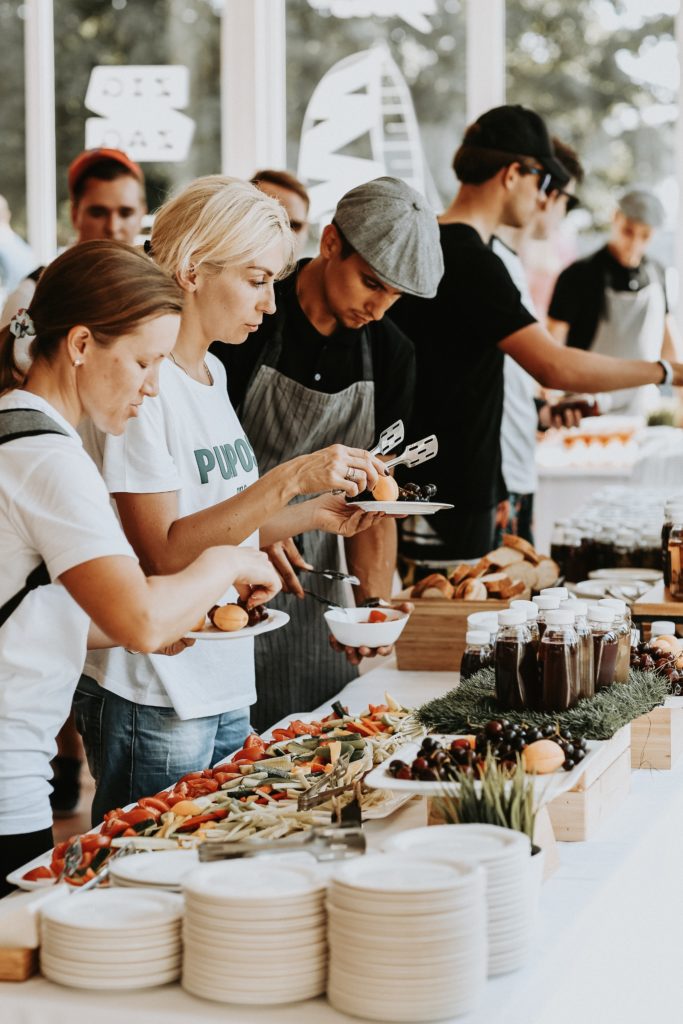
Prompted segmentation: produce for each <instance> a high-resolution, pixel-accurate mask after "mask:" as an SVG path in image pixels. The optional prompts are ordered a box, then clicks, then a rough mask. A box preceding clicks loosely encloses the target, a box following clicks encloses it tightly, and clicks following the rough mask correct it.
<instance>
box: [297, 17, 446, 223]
mask: <svg viewBox="0 0 683 1024" xmlns="http://www.w3.org/2000/svg"><path fill="white" fill-rule="evenodd" d="M464 7H465V3H464V0H417V2H415V0H411V2H405V0H393V2H386V0H383V2H381V3H380V2H373V0H363V2H361V3H359V2H356V0H353V2H349V0H287V15H286V32H287V156H288V164H289V168H290V169H291V170H293V171H295V172H298V174H299V177H301V178H302V179H303V180H304V181H305V182H306V183H307V184H308V186H309V187H310V189H311V197H312V211H311V212H312V219H313V220H314V221H318V222H325V221H326V220H327V219H328V218H329V213H330V212H331V210H332V209H333V208H334V206H335V204H336V202H337V200H338V199H339V198H340V196H341V195H343V193H344V192H345V191H347V190H348V189H349V188H352V187H353V186H354V185H355V184H358V183H359V182H362V181H366V180H368V179H369V178H373V177H376V176H377V175H380V174H391V175H395V176H397V177H401V178H404V179H405V180H406V181H408V183H409V184H412V185H414V186H415V187H416V188H418V189H420V190H421V191H424V192H425V193H426V195H427V197H428V198H429V199H430V201H431V202H432V203H433V204H434V205H435V206H437V207H439V208H442V206H443V204H444V203H445V202H446V201H447V200H448V199H450V197H451V195H452V192H453V186H454V181H453V174H452V171H451V170H450V165H451V160H452V157H453V153H454V151H455V149H456V146H457V144H458V141H459V139H460V138H461V136H462V133H463V129H464V127H465V71H466V69H465V10H464ZM381 15H386V16H381Z"/></svg>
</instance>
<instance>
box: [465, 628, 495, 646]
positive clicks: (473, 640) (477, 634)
mask: <svg viewBox="0 0 683 1024" xmlns="http://www.w3.org/2000/svg"><path fill="white" fill-rule="evenodd" d="M465 643H467V644H473V645H475V646H476V645H480V644H489V643H491V634H490V633H487V632H486V631H485V630H483V629H471V630H469V632H467V633H465Z"/></svg>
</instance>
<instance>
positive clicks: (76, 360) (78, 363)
mask: <svg viewBox="0 0 683 1024" xmlns="http://www.w3.org/2000/svg"><path fill="white" fill-rule="evenodd" d="M73 365H74V366H83V360H82V359H74V361H73Z"/></svg>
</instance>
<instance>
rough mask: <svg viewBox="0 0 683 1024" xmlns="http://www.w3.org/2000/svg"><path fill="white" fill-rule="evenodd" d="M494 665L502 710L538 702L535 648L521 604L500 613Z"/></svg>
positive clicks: (534, 704)
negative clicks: (519, 606)
mask: <svg viewBox="0 0 683 1024" xmlns="http://www.w3.org/2000/svg"><path fill="white" fill-rule="evenodd" d="M494 667H495V671H496V699H497V701H498V703H499V705H500V707H501V710H509V711H521V710H522V709H523V708H527V707H535V706H536V703H537V701H538V672H537V661H536V652H535V651H534V647H533V644H532V643H531V634H530V633H529V630H528V628H527V625H526V612H525V611H524V609H522V608H520V609H517V608H513V609H511V610H510V611H505V612H499V614H498V636H497V638H496V648H495V653H494Z"/></svg>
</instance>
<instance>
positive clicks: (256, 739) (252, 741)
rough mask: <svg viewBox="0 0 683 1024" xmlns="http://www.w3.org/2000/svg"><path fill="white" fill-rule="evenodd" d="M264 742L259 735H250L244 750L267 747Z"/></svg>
mask: <svg viewBox="0 0 683 1024" xmlns="http://www.w3.org/2000/svg"><path fill="white" fill-rule="evenodd" d="M265 745H266V744H265V742H264V740H262V739H261V737H260V736H259V734H258V733H256V732H252V733H249V735H248V736H247V738H246V740H245V741H244V749H245V750H249V748H250V747H262V748H263V747H265Z"/></svg>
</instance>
